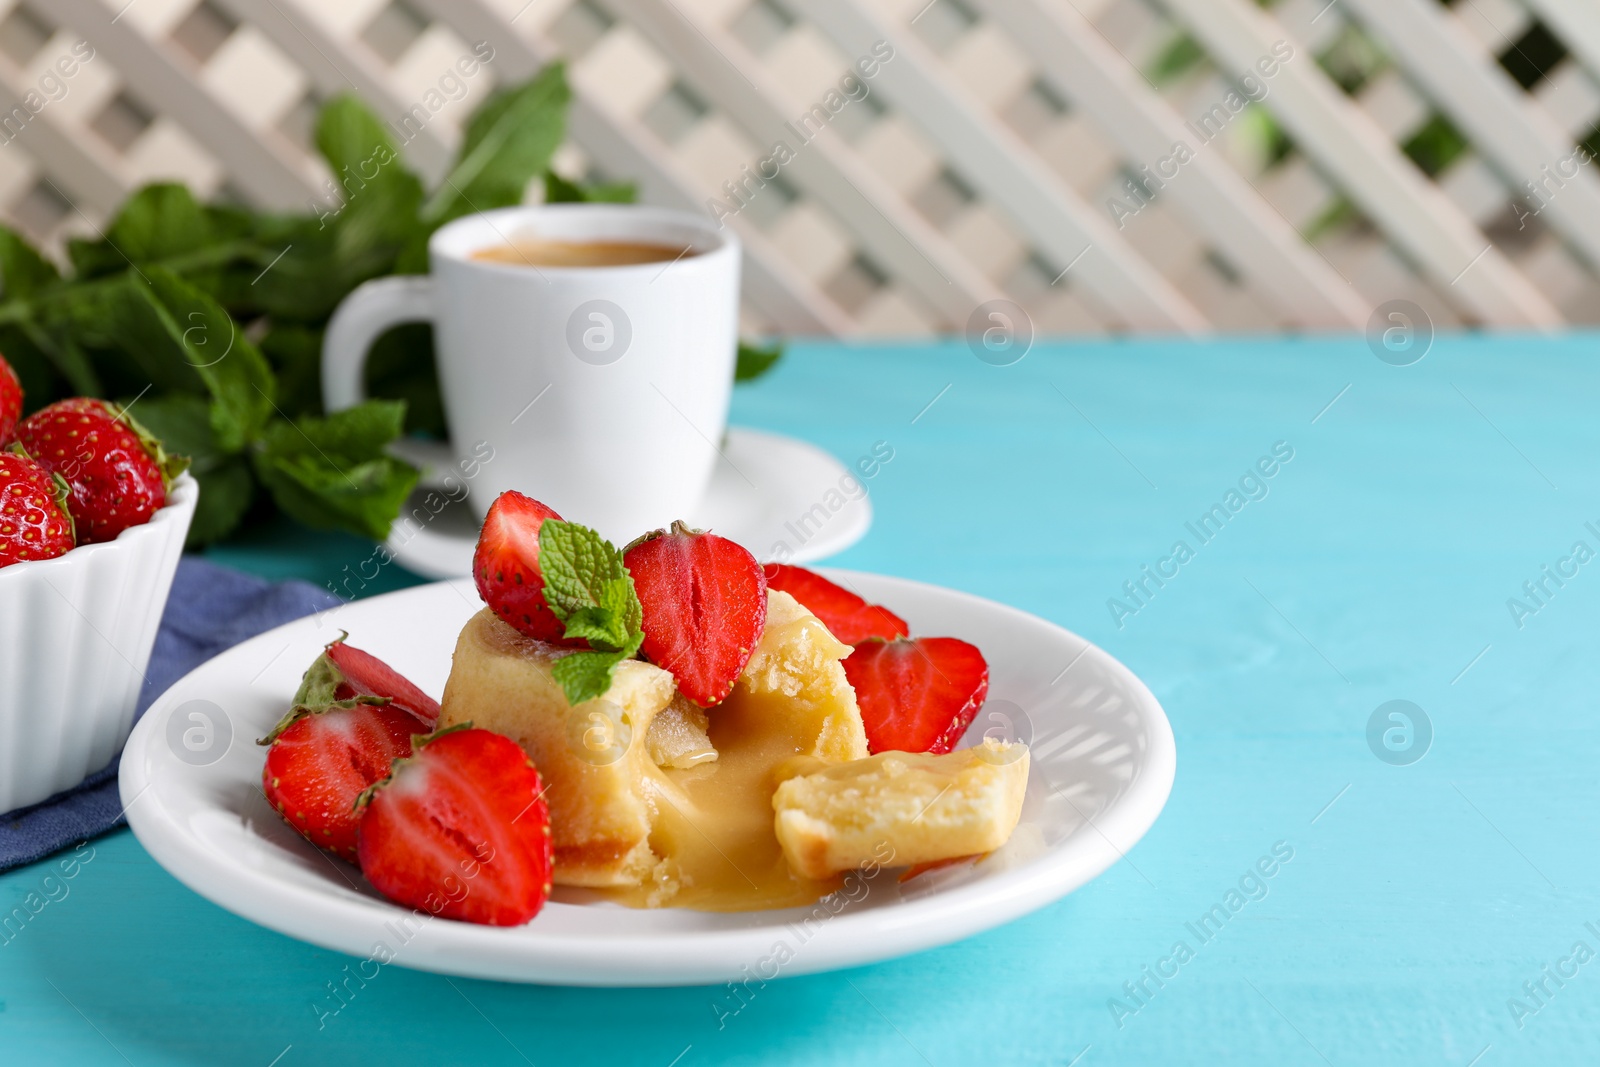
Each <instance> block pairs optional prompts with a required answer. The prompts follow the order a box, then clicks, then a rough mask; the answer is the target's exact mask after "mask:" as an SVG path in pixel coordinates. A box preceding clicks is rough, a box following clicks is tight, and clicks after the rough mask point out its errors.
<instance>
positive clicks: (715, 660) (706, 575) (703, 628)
mask: <svg viewBox="0 0 1600 1067" xmlns="http://www.w3.org/2000/svg"><path fill="white" fill-rule="evenodd" d="M622 560H623V564H624V565H625V566H626V567H627V568H628V573H629V574H630V575H632V576H633V586H634V589H635V590H637V591H638V593H639V603H640V604H641V605H642V606H643V607H644V620H643V623H642V629H643V630H644V644H643V645H642V646H641V648H640V651H642V652H643V653H644V655H645V658H646V659H648V660H650V662H651V663H654V664H655V665H656V666H658V667H661V668H663V669H664V670H667V671H670V672H671V673H672V677H673V678H675V679H676V680H677V682H678V691H679V692H680V693H682V694H683V695H684V696H686V697H688V698H689V699H690V700H692V701H694V702H695V703H696V704H698V705H700V706H701V707H702V708H709V707H711V706H712V705H713V704H717V703H720V702H721V701H722V699H723V698H724V697H726V696H727V695H728V693H729V692H731V691H732V689H733V683H734V682H736V681H738V680H739V672H740V671H742V670H744V665H745V664H746V663H748V662H749V661H750V653H751V652H753V651H755V647H756V642H757V641H759V640H760V639H761V630H762V628H763V627H764V626H765V625H766V622H767V579H766V575H765V574H763V573H762V570H761V564H759V563H757V562H756V558H755V557H754V556H752V555H751V554H750V553H749V552H748V551H746V550H745V548H744V546H742V545H739V544H736V543H735V542H733V541H730V540H728V539H727V538H726V537H718V536H717V535H716V534H712V533H705V532H703V531H701V530H692V529H690V528H689V527H687V526H685V525H684V524H683V523H681V522H675V523H673V524H672V529H670V530H657V531H656V532H655V533H651V534H646V535H645V536H644V537H642V538H640V539H639V540H637V541H635V542H634V543H633V544H631V545H629V546H628V549H627V551H626V552H624V553H623V557H622Z"/></svg>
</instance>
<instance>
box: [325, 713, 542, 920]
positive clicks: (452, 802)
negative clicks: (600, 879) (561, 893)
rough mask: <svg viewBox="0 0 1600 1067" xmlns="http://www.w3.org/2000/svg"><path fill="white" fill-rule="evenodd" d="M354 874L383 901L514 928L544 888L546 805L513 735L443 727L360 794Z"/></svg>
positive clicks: (534, 909) (538, 903) (534, 908)
mask: <svg viewBox="0 0 1600 1067" xmlns="http://www.w3.org/2000/svg"><path fill="white" fill-rule="evenodd" d="M363 808H364V810H363V812H362V815H361V833H360V844H359V846H358V850H357V851H358V854H359V856H360V859H361V872H362V873H363V874H365V875H366V876H367V881H369V882H371V883H372V885H373V886H374V888H376V889H377V890H378V892H380V893H382V894H383V895H384V896H386V897H388V898H389V899H390V900H393V901H395V902H396V903H399V904H404V905H405V906H407V907H411V908H421V909H423V910H425V911H427V912H428V913H429V914H431V915H439V916H443V917H445V918H448V919H460V920H463V921H465V922H475V923H486V924H488V925H490V926H520V925H521V924H522V923H525V922H527V921H528V920H529V919H531V918H533V917H534V916H535V915H537V914H538V912H539V909H540V908H541V907H542V906H543V905H544V902H545V899H546V898H547V897H549V895H550V874H551V856H550V812H549V808H548V807H547V806H546V804H545V801H544V789H543V786H542V784H541V783H540V781H539V772H538V771H537V770H535V769H534V766H533V763H532V761H531V760H529V759H528V757H527V755H526V754H525V753H524V752H523V751H522V749H521V748H520V747H518V746H517V744H516V742H514V741H512V740H511V739H509V738H507V737H503V736H501V735H500V734H497V733H492V732H490V731H488V730H475V729H471V728H470V727H469V728H453V729H450V730H445V731H443V732H441V733H438V734H435V735H434V736H433V737H431V738H426V739H423V740H422V741H421V743H420V744H419V745H418V747H417V752H416V755H414V756H413V757H412V758H410V759H407V760H402V761H401V762H400V763H399V764H398V765H397V766H396V767H395V769H394V773H393V774H391V775H390V776H389V777H388V778H386V779H384V780H383V781H382V782H380V783H378V784H377V785H376V786H374V787H373V788H372V790H371V791H370V792H369V793H368V794H367V796H366V797H365V798H363Z"/></svg>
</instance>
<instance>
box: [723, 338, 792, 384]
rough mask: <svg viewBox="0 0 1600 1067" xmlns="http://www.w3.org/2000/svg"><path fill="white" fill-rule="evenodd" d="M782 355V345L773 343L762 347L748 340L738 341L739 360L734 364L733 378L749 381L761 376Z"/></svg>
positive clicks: (739, 380)
mask: <svg viewBox="0 0 1600 1067" xmlns="http://www.w3.org/2000/svg"><path fill="white" fill-rule="evenodd" d="M782 357H783V345H782V344H781V343H774V344H771V345H768V346H767V347H765V348H763V347H761V346H760V345H754V344H751V343H749V342H748V341H740V342H739V361H738V363H736V364H735V365H734V369H733V380H734V381H736V382H749V381H754V380H755V379H757V378H759V377H761V376H762V375H763V374H765V373H767V371H769V370H771V369H772V368H773V366H774V365H775V364H776V363H777V362H778V360H779V359H781V358H782Z"/></svg>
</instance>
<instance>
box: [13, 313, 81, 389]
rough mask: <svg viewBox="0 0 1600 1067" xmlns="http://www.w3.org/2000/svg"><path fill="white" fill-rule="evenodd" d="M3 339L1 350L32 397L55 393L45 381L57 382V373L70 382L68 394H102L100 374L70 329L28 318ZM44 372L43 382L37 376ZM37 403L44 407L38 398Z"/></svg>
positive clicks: (68, 383)
mask: <svg viewBox="0 0 1600 1067" xmlns="http://www.w3.org/2000/svg"><path fill="white" fill-rule="evenodd" d="M0 338H3V340H0V352H3V353H5V357H6V359H7V360H9V361H10V362H11V364H12V367H13V369H15V370H16V372H17V375H18V376H19V377H20V378H21V379H22V388H23V392H24V393H25V394H26V395H27V396H28V397H29V398H30V399H33V398H41V397H51V396H54V395H56V390H55V389H52V388H50V387H49V385H47V384H46V383H49V384H54V382H53V379H55V378H56V377H57V376H59V377H60V378H61V379H62V380H64V381H65V383H66V384H67V386H68V389H69V395H77V396H99V395H100V392H101V384H100V376H99V375H98V374H96V373H95V369H94V367H93V365H91V364H90V362H89V357H88V356H86V355H85V354H84V352H83V348H82V346H81V345H79V343H78V340H77V338H76V337H75V336H74V335H73V333H72V332H71V331H70V330H67V329H55V330H50V329H46V328H45V327H44V326H41V325H39V324H38V323H37V322H35V321H34V320H33V319H31V318H25V319H22V320H21V321H19V322H18V323H17V324H16V325H15V326H14V327H10V328H7V329H6V330H4V331H3V333H0ZM41 373H42V375H43V377H44V379H45V381H43V382H41V381H39V380H38V378H37V377H36V376H38V375H40V374H41ZM34 403H35V404H37V405H38V406H41V407H42V406H43V404H41V403H39V402H38V401H37V400H35V401H34ZM30 406H34V405H30Z"/></svg>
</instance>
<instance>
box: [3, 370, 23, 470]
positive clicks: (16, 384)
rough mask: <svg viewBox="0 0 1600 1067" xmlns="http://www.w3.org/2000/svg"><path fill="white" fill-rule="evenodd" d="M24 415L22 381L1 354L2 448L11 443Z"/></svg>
mask: <svg viewBox="0 0 1600 1067" xmlns="http://www.w3.org/2000/svg"><path fill="white" fill-rule="evenodd" d="M21 417H22V382H21V380H20V379H18V378H17V372H16V371H14V370H12V369H11V364H9V363H7V362H6V357H5V356H0V448H3V447H5V446H6V445H8V444H10V443H11V435H12V433H13V432H15V430H16V428H17V420H18V419H20V418H21Z"/></svg>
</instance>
